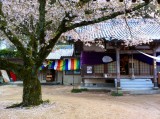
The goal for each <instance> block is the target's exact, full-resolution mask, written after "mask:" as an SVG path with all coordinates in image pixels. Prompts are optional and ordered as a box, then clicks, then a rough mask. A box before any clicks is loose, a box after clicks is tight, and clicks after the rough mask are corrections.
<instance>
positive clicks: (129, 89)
mask: <svg viewBox="0 0 160 119" xmlns="http://www.w3.org/2000/svg"><path fill="white" fill-rule="evenodd" d="M122 90H123V91H125V90H126V91H131V90H132V91H133V90H136V91H141V90H153V87H150V88H149V87H148V88H144V87H143V88H142V87H141V88H133V87H131V88H129V87H128V88H122Z"/></svg>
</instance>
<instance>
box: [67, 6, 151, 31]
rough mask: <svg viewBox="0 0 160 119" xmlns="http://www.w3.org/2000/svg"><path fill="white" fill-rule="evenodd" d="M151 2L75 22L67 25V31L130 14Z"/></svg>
mask: <svg viewBox="0 0 160 119" xmlns="http://www.w3.org/2000/svg"><path fill="white" fill-rule="evenodd" d="M148 4H149V3H142V4H139V5H137V6H135V7H133V8H131V9H126V10H125V11H118V12H114V13H112V14H110V15H108V16H103V17H100V18H97V19H94V20H91V21H82V22H80V23H75V24H73V25H71V26H68V27H66V29H67V31H69V30H72V29H74V28H77V27H81V26H87V25H91V24H95V23H99V22H102V21H105V20H109V19H113V18H115V17H117V16H119V15H123V14H128V13H131V12H133V11H136V10H139V9H140V8H142V7H144V6H146V5H148Z"/></svg>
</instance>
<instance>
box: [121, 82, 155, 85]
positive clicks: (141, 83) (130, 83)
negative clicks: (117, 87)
mask: <svg viewBox="0 0 160 119" xmlns="http://www.w3.org/2000/svg"><path fill="white" fill-rule="evenodd" d="M120 84H121V85H152V84H153V83H152V82H120Z"/></svg>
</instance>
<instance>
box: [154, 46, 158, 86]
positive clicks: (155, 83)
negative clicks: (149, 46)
mask: <svg viewBox="0 0 160 119" xmlns="http://www.w3.org/2000/svg"><path fill="white" fill-rule="evenodd" d="M153 56H155V57H156V49H153ZM153 82H154V89H158V83H157V62H156V59H153Z"/></svg>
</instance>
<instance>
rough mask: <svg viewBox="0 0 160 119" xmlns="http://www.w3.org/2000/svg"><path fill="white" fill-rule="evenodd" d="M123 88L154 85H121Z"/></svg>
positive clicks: (150, 86)
mask: <svg viewBox="0 0 160 119" xmlns="http://www.w3.org/2000/svg"><path fill="white" fill-rule="evenodd" d="M121 87H122V88H152V87H153V85H121Z"/></svg>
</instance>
